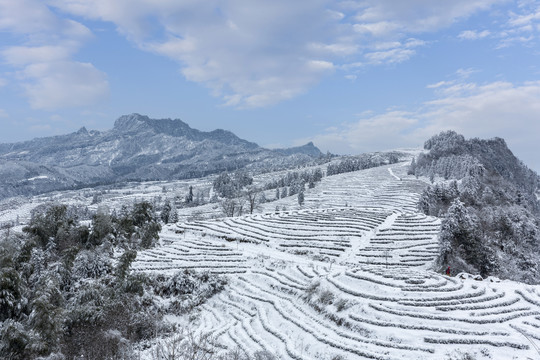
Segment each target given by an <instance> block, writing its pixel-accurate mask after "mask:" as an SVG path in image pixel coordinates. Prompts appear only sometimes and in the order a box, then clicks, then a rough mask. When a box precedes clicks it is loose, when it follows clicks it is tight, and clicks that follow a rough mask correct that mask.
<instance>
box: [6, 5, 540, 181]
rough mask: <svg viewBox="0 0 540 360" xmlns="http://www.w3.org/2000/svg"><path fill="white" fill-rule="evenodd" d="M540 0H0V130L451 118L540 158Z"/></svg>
mask: <svg viewBox="0 0 540 360" xmlns="http://www.w3.org/2000/svg"><path fill="white" fill-rule="evenodd" d="M539 37H540V0H538V1H535V0H522V1H519V0H518V1H506V0H452V1H446V0H407V1H403V0H358V1H353V0H351V1H327V0H295V1H290V0H249V1H247V0H244V1H240V0H219V1H218V0H206V1H200V0H0V124H1V130H0V143H11V142H17V141H23V140H29V139H32V138H35V137H43V136H51V135H58V134H66V133H70V132H73V131H77V130H78V129H80V128H81V127H82V126H85V127H86V128H87V129H89V130H90V129H93V130H108V129H111V128H112V127H113V124H114V121H115V120H116V119H117V118H118V117H120V116H121V115H124V114H130V113H140V114H144V115H148V116H150V117H151V118H173V119H175V118H179V119H182V120H183V121H184V122H186V123H188V124H189V125H190V126H191V127H193V128H197V129H200V130H203V131H211V130H214V129H217V128H221V129H226V130H230V131H232V132H234V133H235V134H236V135H238V136H239V137H241V138H244V139H246V140H249V141H254V142H256V143H258V144H259V145H261V146H265V147H289V146H297V145H302V144H305V143H307V142H308V141H313V142H314V143H315V145H316V146H318V147H319V148H320V149H321V150H322V151H324V152H326V151H330V152H332V153H336V154H358V153H362V152H368V151H379V150H387V149H395V148H405V147H421V146H422V145H423V143H424V141H425V140H427V139H428V138H429V137H430V136H432V135H435V134H437V133H439V132H440V131H443V130H448V129H452V130H455V131H457V132H459V133H461V134H463V135H464V136H465V137H467V138H470V137H480V138H492V137H495V136H498V137H502V138H504V139H505V140H506V142H507V144H508V145H509V147H510V149H511V150H512V151H513V152H514V154H515V155H516V156H518V157H519V158H520V159H521V160H523V161H524V162H525V164H526V165H528V166H529V167H531V168H532V169H534V170H535V171H537V172H540V155H539V154H540V141H539V140H540V46H539V45H540V38H539Z"/></svg>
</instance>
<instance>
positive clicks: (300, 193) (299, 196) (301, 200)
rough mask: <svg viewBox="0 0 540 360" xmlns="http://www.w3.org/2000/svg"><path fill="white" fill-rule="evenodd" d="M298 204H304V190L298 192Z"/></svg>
mask: <svg viewBox="0 0 540 360" xmlns="http://www.w3.org/2000/svg"><path fill="white" fill-rule="evenodd" d="M298 205H300V206H302V205H304V190H300V192H299V193H298Z"/></svg>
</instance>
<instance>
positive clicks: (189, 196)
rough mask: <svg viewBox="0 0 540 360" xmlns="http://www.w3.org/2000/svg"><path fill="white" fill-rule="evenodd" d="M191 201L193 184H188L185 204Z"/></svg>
mask: <svg viewBox="0 0 540 360" xmlns="http://www.w3.org/2000/svg"><path fill="white" fill-rule="evenodd" d="M192 202H193V186H191V185H190V186H189V191H188V194H187V195H186V204H191V203H192Z"/></svg>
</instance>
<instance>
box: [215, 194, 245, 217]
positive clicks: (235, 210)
mask: <svg viewBox="0 0 540 360" xmlns="http://www.w3.org/2000/svg"><path fill="white" fill-rule="evenodd" d="M244 204H245V199H244V198H233V199H229V198H226V199H223V200H221V201H220V203H219V205H220V207H221V212H222V213H223V215H225V216H228V217H232V216H238V215H242V212H243V211H244Z"/></svg>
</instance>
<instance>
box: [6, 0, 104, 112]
mask: <svg viewBox="0 0 540 360" xmlns="http://www.w3.org/2000/svg"><path fill="white" fill-rule="evenodd" d="M0 30H4V31H9V32H11V33H12V34H14V35H15V36H17V37H20V38H21V39H22V44H18V45H15V46H9V45H5V46H4V47H2V48H1V50H0V57H1V58H2V59H3V61H4V63H5V64H8V65H10V66H12V67H13V68H15V69H16V72H15V74H16V77H15V81H16V82H17V83H18V85H20V86H22V87H23V89H24V90H25V94H26V95H27V97H28V101H29V103H30V105H31V106H32V107H33V108H36V109H47V110H53V109H57V108H62V107H73V106H86V105H90V104H93V103H94V102H95V101H97V100H99V99H103V98H104V96H106V95H107V94H108V84H107V80H106V77H105V75H104V74H103V73H102V72H100V71H99V70H97V69H96V68H95V67H94V66H93V65H92V64H88V63H81V62H78V61H75V60H73V56H74V54H75V53H76V52H77V51H78V50H79V48H80V47H81V46H82V45H83V44H84V42H85V41H87V40H88V39H89V38H91V36H92V34H91V32H90V30H89V29H88V28H87V27H86V26H84V25H82V24H81V23H79V22H76V21H74V20H71V19H67V18H61V17H59V16H57V15H56V14H55V13H54V12H52V11H51V10H50V9H49V7H48V6H47V4H46V2H43V1H36V0H18V1H15V2H14V1H9V0H0Z"/></svg>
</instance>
